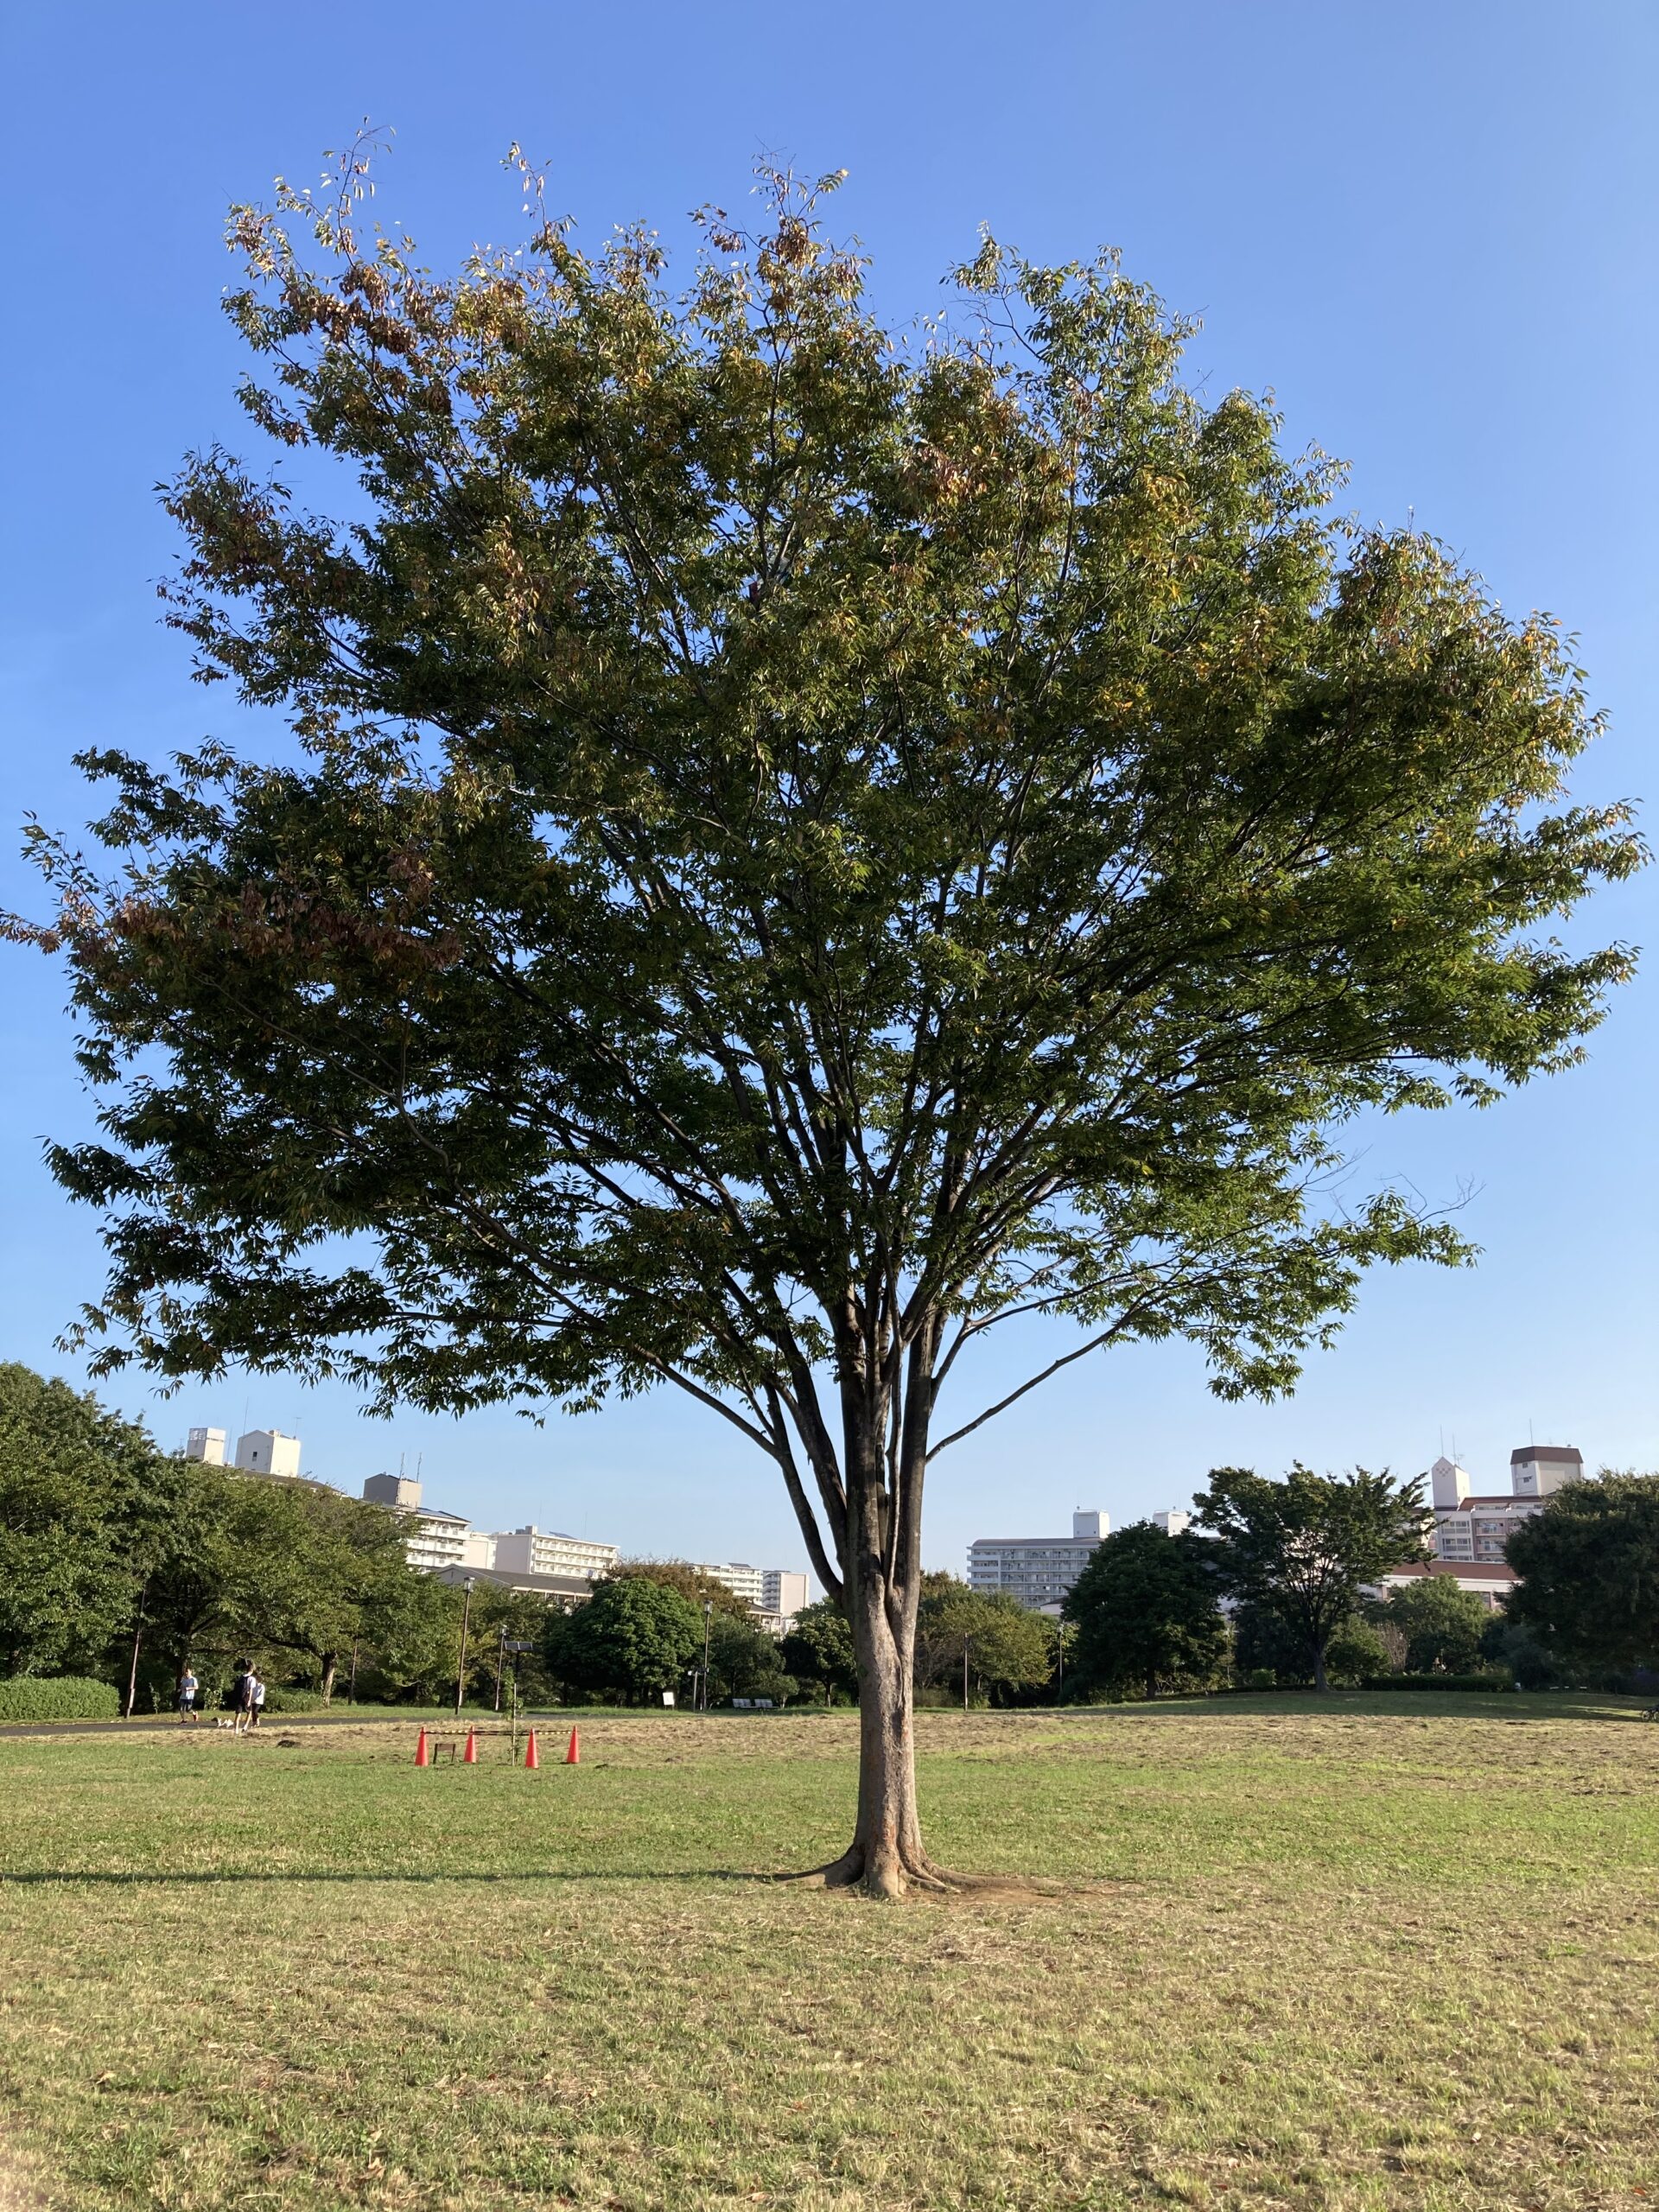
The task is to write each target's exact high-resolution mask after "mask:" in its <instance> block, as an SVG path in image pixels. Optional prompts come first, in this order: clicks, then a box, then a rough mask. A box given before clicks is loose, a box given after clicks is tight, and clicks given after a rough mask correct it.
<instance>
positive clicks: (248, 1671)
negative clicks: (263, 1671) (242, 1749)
mask: <svg viewBox="0 0 1659 2212" xmlns="http://www.w3.org/2000/svg"><path fill="white" fill-rule="evenodd" d="M253 1684H254V1672H253V1668H252V1666H251V1663H250V1662H249V1661H247V1660H246V1659H238V1661H237V1662H236V1680H235V1681H233V1682H232V1685H231V1710H232V1713H234V1714H235V1716H236V1718H235V1719H234V1721H233V1722H232V1726H233V1727H234V1728H235V1730H236V1732H237V1734H238V1736H242V1735H245V1734H246V1732H247V1731H248V1730H249V1729H250V1728H251V1726H253Z"/></svg>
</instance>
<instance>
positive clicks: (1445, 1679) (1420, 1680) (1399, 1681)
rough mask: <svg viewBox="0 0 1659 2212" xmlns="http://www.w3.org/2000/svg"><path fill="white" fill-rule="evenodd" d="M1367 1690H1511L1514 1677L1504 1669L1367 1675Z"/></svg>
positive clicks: (1363, 1686)
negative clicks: (1473, 1673)
mask: <svg viewBox="0 0 1659 2212" xmlns="http://www.w3.org/2000/svg"><path fill="white" fill-rule="evenodd" d="M1360 1687H1361V1688H1363V1689H1368V1690H1512V1689H1513V1688H1515V1677H1514V1675H1512V1674H1510V1670H1509V1669H1508V1668H1507V1667H1504V1668H1503V1669H1497V1670H1495V1671H1492V1672H1489V1673H1487V1674H1484V1675H1366V1677H1365V1679H1364V1681H1363V1683H1362V1684H1361V1685H1360Z"/></svg>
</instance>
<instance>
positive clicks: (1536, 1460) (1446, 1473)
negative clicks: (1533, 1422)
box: [1428, 1444, 1584, 1567]
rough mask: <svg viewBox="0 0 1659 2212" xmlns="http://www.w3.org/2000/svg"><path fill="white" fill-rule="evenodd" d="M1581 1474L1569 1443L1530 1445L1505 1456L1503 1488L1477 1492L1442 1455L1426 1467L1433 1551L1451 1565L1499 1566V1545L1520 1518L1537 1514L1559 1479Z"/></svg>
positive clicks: (1580, 1465) (1578, 1456)
mask: <svg viewBox="0 0 1659 2212" xmlns="http://www.w3.org/2000/svg"><path fill="white" fill-rule="evenodd" d="M1583 1472H1584V1459H1583V1455H1582V1453H1580V1452H1578V1451H1577V1450H1576V1449H1574V1448H1573V1446H1570V1445H1563V1444H1529V1445H1527V1446H1524V1447H1523V1448H1522V1449H1521V1450H1519V1451H1516V1452H1510V1487H1509V1490H1508V1491H1507V1492H1505V1491H1497V1492H1489V1493H1480V1494H1477V1493H1476V1492H1474V1491H1473V1490H1472V1489H1471V1478H1470V1476H1469V1473H1468V1471H1467V1470H1466V1469H1465V1468H1463V1467H1460V1466H1459V1465H1457V1463H1456V1462H1455V1461H1454V1460H1452V1459H1446V1458H1445V1457H1444V1456H1442V1457H1441V1458H1440V1459H1437V1460H1436V1461H1435V1462H1434V1465H1433V1466H1432V1467H1431V1468H1430V1469H1429V1471H1428V1475H1429V1494H1430V1497H1431V1499H1432V1501H1433V1509H1434V1536H1433V1543H1434V1554H1435V1557H1436V1558H1437V1559H1439V1560H1445V1561H1446V1562H1448V1563H1449V1564H1451V1565H1452V1566H1462V1565H1468V1566H1471V1567H1479V1566H1500V1565H1502V1563H1503V1555H1504V1547H1505V1546H1506V1545H1507V1543H1508V1542H1509V1540H1510V1536H1511V1535H1513V1534H1514V1532H1515V1530H1516V1529H1518V1528H1519V1527H1520V1525H1521V1523H1522V1522H1523V1521H1529V1520H1530V1519H1531V1517H1532V1516H1533V1515H1534V1514H1535V1513H1541V1512H1542V1511H1543V1510H1544V1507H1545V1504H1546V1503H1548V1500H1549V1499H1550V1498H1551V1497H1554V1494H1555V1492H1556V1491H1558V1490H1560V1488H1561V1486H1562V1484H1564V1483H1569V1482H1576V1481H1577V1480H1578V1479H1579V1478H1580V1476H1581V1475H1582V1474H1583Z"/></svg>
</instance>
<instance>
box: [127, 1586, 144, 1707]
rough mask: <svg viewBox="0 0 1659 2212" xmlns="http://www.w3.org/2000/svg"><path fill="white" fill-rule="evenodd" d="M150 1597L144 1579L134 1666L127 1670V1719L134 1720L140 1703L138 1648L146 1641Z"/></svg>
mask: <svg viewBox="0 0 1659 2212" xmlns="http://www.w3.org/2000/svg"><path fill="white" fill-rule="evenodd" d="M148 1597H149V1576H148V1575H146V1576H145V1577H144V1582H143V1588H142V1589H141V1590H140V1591H139V1592H138V1618H137V1620H136V1621H135V1622H134V1624H133V1630H132V1664H131V1666H130V1667H129V1668H128V1669H127V1719H129V1720H130V1719H131V1718H132V1708H133V1707H134V1706H135V1705H136V1704H137V1701H138V1647H139V1645H140V1644H141V1643H143V1640H144V1600H145V1599H146V1598H148Z"/></svg>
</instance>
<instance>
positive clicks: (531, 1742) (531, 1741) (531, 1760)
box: [524, 1728, 542, 1767]
mask: <svg viewBox="0 0 1659 2212" xmlns="http://www.w3.org/2000/svg"><path fill="white" fill-rule="evenodd" d="M541 1763H542V1762H541V1758H540V1756H539V1755H538V1753H537V1749H536V1731H535V1730H534V1729H533V1728H532V1729H531V1732H530V1734H529V1735H528V1736H527V1737H526V1738H525V1739H524V1764H525V1765H526V1767H538V1766H540V1764H541Z"/></svg>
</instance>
